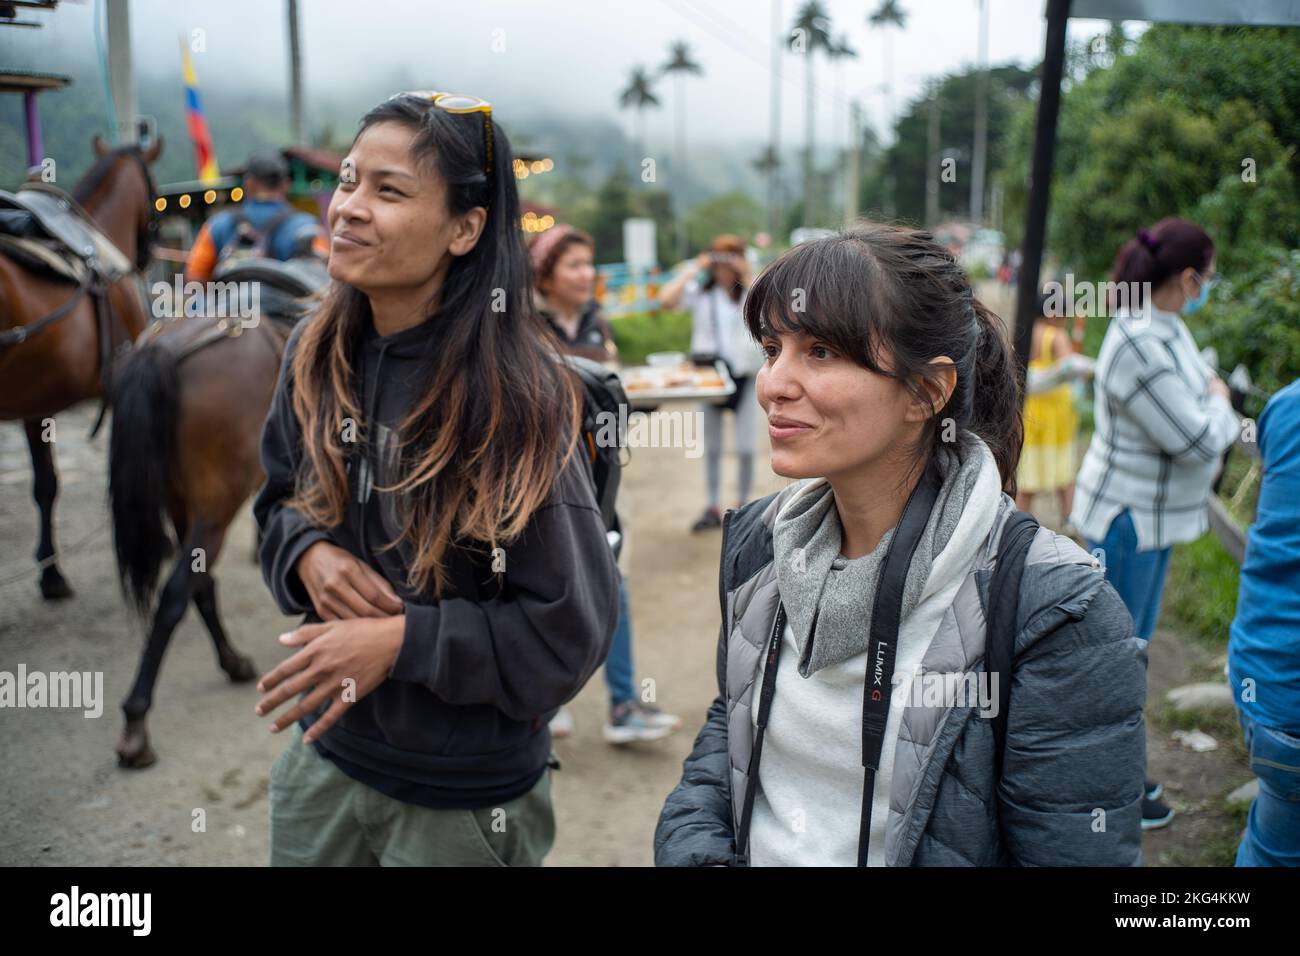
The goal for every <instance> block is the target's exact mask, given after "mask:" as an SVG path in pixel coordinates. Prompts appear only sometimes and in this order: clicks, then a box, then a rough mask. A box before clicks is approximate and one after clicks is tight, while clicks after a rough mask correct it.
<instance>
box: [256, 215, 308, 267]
mask: <svg viewBox="0 0 1300 956" xmlns="http://www.w3.org/2000/svg"><path fill="white" fill-rule="evenodd" d="M297 214H298V210H297V209H295V208H294V207H293V206H290V207H289V208H288V209H285V210H283V211H281V212H278V213H276V214H275V215H274V216H272V217H271V219H270V220H269V221H268V222H267V224H266V225H265V226H263V227H262V228H261V229H260V230H258V237H257V243H256V246H257V247H260V248H261V252H262V254H263V255H264V256H266V257H267V258H272V259H273V258H275V257H274V256H273V255H271V244H272V243H273V242H275V234H276V233H277V232H279V231H280V227H281V226H283V225H284V224H285V223H286V222H288V221H289V220H290V219H292V218H293V217H294V216H296V215H297Z"/></svg>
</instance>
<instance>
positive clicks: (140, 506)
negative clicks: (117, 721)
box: [109, 267, 324, 768]
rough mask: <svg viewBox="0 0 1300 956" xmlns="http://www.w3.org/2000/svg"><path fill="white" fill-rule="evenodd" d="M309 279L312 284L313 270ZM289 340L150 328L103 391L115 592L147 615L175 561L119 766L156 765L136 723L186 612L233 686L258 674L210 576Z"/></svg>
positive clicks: (142, 724)
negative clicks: (108, 395) (108, 417)
mask: <svg viewBox="0 0 1300 956" xmlns="http://www.w3.org/2000/svg"><path fill="white" fill-rule="evenodd" d="M320 278H321V282H322V283H323V282H324V271H323V267H322V268H321V277H320ZM289 330H290V326H289V325H288V324H286V323H282V322H280V321H276V320H274V319H272V318H269V317H267V316H266V310H265V309H264V310H263V314H262V315H261V316H259V321H258V322H257V323H256V324H255V325H253V326H251V327H248V328H244V327H243V326H242V325H241V323H240V322H239V321H238V320H231V321H227V320H222V321H220V322H219V321H216V320H214V319H204V318H185V319H179V320H177V321H173V322H162V323H158V324H157V325H155V326H151V327H150V331H149V333H147V334H146V336H145V337H144V340H142V341H141V342H138V343H137V345H136V348H135V349H134V350H133V351H132V353H131V355H130V357H129V358H128V360H127V362H126V364H125V365H124V367H123V368H122V370H121V371H120V373H119V374H118V377H117V379H116V381H115V383H114V389H113V392H114V394H113V430H112V436H111V438H110V440H109V499H110V502H111V511H112V517H113V540H114V547H115V550H116V553H117V562H118V567H119V569H120V571H121V574H122V586H123V590H124V592H125V593H126V594H127V596H128V598H129V600H130V601H131V602H132V603H133V604H134V605H135V607H136V609H137V610H139V611H140V612H141V613H142V614H143V613H146V612H147V611H148V610H149V608H150V606H151V605H152V604H153V600H154V593H155V588H156V585H157V581H158V578H159V575H160V573H161V570H162V566H163V564H164V562H166V561H167V560H168V559H169V558H171V557H172V556H173V554H174V556H175V560H174V562H173V564H172V567H171V572H170V574H169V575H168V576H167V580H166V583H165V584H164V585H163V587H162V590H161V593H159V594H158V600H157V606H156V608H155V610H154V616H153V621H152V623H151V625H150V629H149V635H148V638H147V639H146V642H145V647H144V652H143V654H142V656H141V659H140V665H139V669H138V671H137V672H136V678H135V682H134V684H133V685H132V687H131V692H130V694H129V695H128V696H127V698H126V700H125V701H123V703H122V711H123V713H124V714H125V717H126V725H125V728H124V729H123V731H122V735H121V737H120V738H119V739H118V742H117V755H118V764H119V765H120V766H122V767H133V768H138V767H147V766H149V765H150V764H152V763H153V762H154V761H155V760H156V759H157V757H156V755H155V753H154V750H153V747H152V746H151V744H150V740H149V732H148V727H147V725H146V719H147V716H148V712H149V709H150V707H151V706H152V703H153V691H154V685H155V683H156V682H157V679H158V672H159V669H160V668H161V666H162V659H163V655H164V654H165V653H166V650H167V645H168V643H169V642H170V640H171V636H172V632H173V631H174V630H175V629H176V625H177V624H178V623H180V620H181V618H182V617H183V616H184V614H185V610H186V608H187V607H188V605H189V603H190V601H193V602H194V606H195V607H196V608H197V609H198V612H199V616H200V617H201V618H202V619H203V623H204V625H205V626H206V627H207V630H208V633H209V634H210V635H211V637H212V642H213V645H214V646H215V648H216V652H217V663H218V665H219V666H220V667H221V669H222V670H223V671H225V673H226V676H227V677H229V678H230V680H231V681H233V682H236V683H243V682H245V681H249V680H252V679H253V677H254V676H256V674H257V671H256V669H255V668H254V666H253V662H252V661H251V660H249V658H248V657H246V656H245V655H243V654H241V653H239V652H238V651H237V650H236V649H235V648H234V646H232V645H231V643H230V641H229V639H228V638H227V637H226V633H225V630H224V629H223V628H222V624H221V618H220V616H219V615H218V613H217V583H216V579H215V577H214V576H213V569H214V568H215V567H216V563H217V559H218V557H219V555H220V554H221V548H222V544H223V543H224V542H225V538H226V529H227V527H228V526H229V525H230V522H231V521H232V520H234V518H235V515H236V514H237V513H238V512H239V509H240V507H241V506H242V505H243V504H244V502H245V501H246V500H247V499H248V498H249V496H250V495H252V494H253V492H254V491H256V490H257V488H258V487H259V486H260V485H261V483H262V481H263V479H264V477H265V476H264V473H263V471H262V465H261V459H260V457H259V450H260V441H261V432H262V423H263V421H264V420H265V419H266V415H267V412H268V410H269V409H270V407H271V398H272V395H273V394H274V392H275V384H276V379H277V377H278V375H279V370H280V360H281V356H282V355H283V353H284V345H285V342H286V341H287V340H288V337H289ZM146 340H147V341H146ZM168 523H170V530H171V532H172V533H169V529H168ZM173 534H174V539H173Z"/></svg>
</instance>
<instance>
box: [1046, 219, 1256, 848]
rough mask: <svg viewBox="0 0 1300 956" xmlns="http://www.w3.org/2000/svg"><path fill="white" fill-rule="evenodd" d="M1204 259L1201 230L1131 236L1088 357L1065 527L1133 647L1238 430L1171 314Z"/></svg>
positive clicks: (1206, 248) (1209, 245)
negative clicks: (1082, 440) (1123, 620)
mask: <svg viewBox="0 0 1300 956" xmlns="http://www.w3.org/2000/svg"><path fill="white" fill-rule="evenodd" d="M1214 262H1215V257H1214V242H1213V241H1212V240H1211V239H1210V237H1209V236H1208V235H1207V234H1206V232H1205V230H1204V229H1202V228H1201V227H1200V226H1198V225H1196V224H1195V223H1191V222H1187V221H1186V220H1184V219H1178V218H1175V217H1169V218H1166V219H1162V220H1160V222H1158V223H1156V224H1155V225H1154V226H1152V227H1150V228H1149V229H1139V230H1138V231H1137V234H1136V235H1135V236H1133V238H1131V239H1129V240H1128V241H1127V242H1125V243H1124V245H1123V246H1122V247H1121V248H1120V250H1119V253H1118V254H1117V255H1116V257H1115V263H1114V266H1113V267H1112V270H1111V280H1112V281H1113V282H1115V283H1119V284H1121V288H1122V289H1123V290H1124V291H1125V292H1126V296H1127V304H1121V305H1120V307H1119V308H1117V309H1116V312H1115V314H1114V315H1113V316H1112V317H1111V321H1110V325H1109V326H1108V328H1107V329H1106V336H1105V338H1104V340H1103V341H1102V344H1101V351H1100V352H1099V353H1098V356H1097V366H1096V372H1095V396H1096V397H1095V405H1094V408H1095V419H1096V430H1095V431H1094V432H1093V434H1092V439H1091V441H1090V443H1089V445H1088V451H1087V453H1086V454H1085V455H1084V459H1083V464H1082V466H1081V467H1080V469H1079V475H1078V478H1077V480H1076V492H1075V499H1074V508H1073V510H1072V511H1071V513H1070V523H1071V524H1073V525H1074V526H1075V527H1076V528H1078V529H1079V533H1080V534H1082V535H1083V536H1084V539H1085V541H1086V542H1087V545H1088V548H1089V550H1090V551H1092V552H1093V553H1096V554H1100V555H1101V556H1102V561H1103V563H1104V565H1105V568H1106V578H1107V580H1108V581H1110V583H1111V584H1112V585H1114V587H1115V590H1116V591H1118V592H1119V595H1120V597H1121V598H1123V599H1124V603H1125V604H1126V605H1127V606H1128V609H1129V611H1130V613H1132V615H1133V621H1134V624H1135V626H1136V628H1137V635H1138V637H1139V638H1141V639H1142V640H1143V641H1149V640H1151V638H1152V637H1153V636H1154V635H1155V630H1156V621H1157V620H1158V618H1159V616H1160V598H1161V593H1162V592H1163V590H1164V586H1165V577H1166V574H1167V573H1168V570H1169V556H1170V554H1171V552H1172V551H1173V546H1174V545H1175V544H1178V543H1180V542H1186V541H1194V540H1195V539H1196V538H1198V537H1200V536H1201V534H1202V533H1204V531H1205V530H1206V528H1208V527H1209V520H1208V516H1207V507H1208V501H1209V497H1210V489H1211V485H1212V484H1213V482H1214V478H1215V475H1216V474H1217V472H1218V469H1219V466H1220V460H1221V457H1222V455H1223V452H1224V451H1225V450H1227V448H1228V446H1230V445H1231V444H1232V443H1233V441H1235V440H1236V438H1237V434H1238V430H1239V429H1240V425H1241V421H1240V418H1239V417H1238V415H1237V413H1236V412H1235V411H1234V410H1233V408H1232V404H1231V403H1230V401H1229V391H1228V386H1227V385H1226V384H1224V382H1223V381H1222V380H1221V379H1220V378H1219V377H1218V376H1217V375H1216V374H1215V372H1214V369H1212V368H1210V366H1209V365H1207V364H1206V362H1205V360H1204V359H1203V358H1202V357H1201V355H1200V351H1199V349H1198V348H1197V345H1196V342H1195V340H1194V339H1193V338H1192V334H1191V332H1189V331H1188V329H1187V326H1186V324H1185V323H1184V322H1183V320H1182V318H1181V317H1180V313H1181V314H1182V315H1190V314H1191V313H1193V312H1195V311H1196V310H1197V309H1199V308H1200V307H1201V306H1202V305H1204V304H1205V301H1206V299H1207V297H1208V296H1209V294H1210V290H1211V289H1212V288H1213V287H1214V285H1215V283H1216V282H1217V279H1216V277H1215V269H1214ZM1163 789H1164V788H1163V787H1162V786H1161V785H1160V784H1159V783H1158V782H1155V781H1151V780H1148V781H1147V784H1146V800H1145V802H1144V804H1143V811H1142V826H1143V827H1144V828H1146V829H1152V828H1157V827H1163V826H1166V825H1168V824H1169V822H1170V821H1172V820H1173V817H1174V811H1173V809H1172V808H1170V807H1169V806H1168V805H1166V804H1165V803H1164V802H1163V801H1162V800H1161V799H1160V796H1161V794H1162V792H1163Z"/></svg>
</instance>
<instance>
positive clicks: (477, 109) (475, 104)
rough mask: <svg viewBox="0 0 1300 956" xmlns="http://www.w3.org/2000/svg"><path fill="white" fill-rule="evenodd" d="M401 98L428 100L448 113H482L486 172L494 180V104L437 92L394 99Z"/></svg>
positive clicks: (412, 94) (464, 96)
mask: <svg viewBox="0 0 1300 956" xmlns="http://www.w3.org/2000/svg"><path fill="white" fill-rule="evenodd" d="M399 96H415V97H418V98H419V99H423V100H428V101H429V102H430V103H432V104H433V105H434V106H435V107H436V108H438V109H440V110H443V111H444V112H447V113H482V114H483V148H484V151H485V152H486V153H487V168H486V169H485V170H484V172H485V173H486V174H487V178H488V180H489V181H490V180H491V179H492V104H491V103H489V102H488V101H487V100H484V99H480V98H479V97H477V96H469V95H468V94H465V93H439V92H437V91H435V90H411V91H410V92H407V93H397V94H394V96H393V97H392V98H393V99H396V98H397V97H399Z"/></svg>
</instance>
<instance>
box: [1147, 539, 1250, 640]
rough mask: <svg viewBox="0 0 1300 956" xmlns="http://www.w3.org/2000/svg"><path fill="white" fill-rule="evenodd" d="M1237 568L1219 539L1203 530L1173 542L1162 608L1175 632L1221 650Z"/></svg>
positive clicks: (1233, 613) (1234, 610) (1232, 606)
mask: <svg viewBox="0 0 1300 956" xmlns="http://www.w3.org/2000/svg"><path fill="white" fill-rule="evenodd" d="M1237 578H1238V568H1237V564H1236V562H1235V561H1233V560H1232V557H1231V556H1230V555H1229V554H1228V552H1226V551H1224V550H1223V546H1222V545H1220V544H1219V539H1218V538H1216V537H1215V536H1214V535H1213V533H1211V532H1208V531H1207V532H1206V533H1205V534H1203V535H1201V537H1199V538H1197V539H1196V540H1195V541H1192V542H1189V543H1187V544H1178V545H1174V553H1173V555H1172V556H1171V557H1170V561H1169V580H1168V582H1167V583H1166V584H1165V594H1164V602H1163V605H1162V610H1163V612H1164V616H1166V617H1168V618H1170V619H1172V620H1173V621H1174V622H1175V623H1176V624H1177V626H1178V629H1179V632H1180V633H1182V634H1185V635H1187V636H1188V637H1192V638H1195V639H1197V640H1199V641H1201V642H1202V643H1204V644H1205V645H1206V646H1208V647H1211V648H1214V649H1216V650H1223V649H1224V648H1225V647H1227V644H1228V627H1229V626H1230V625H1231V624H1232V619H1233V617H1235V616H1236V613H1237Z"/></svg>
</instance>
